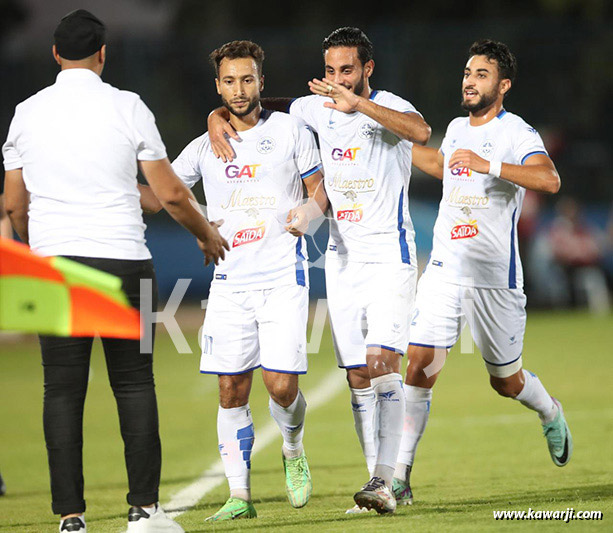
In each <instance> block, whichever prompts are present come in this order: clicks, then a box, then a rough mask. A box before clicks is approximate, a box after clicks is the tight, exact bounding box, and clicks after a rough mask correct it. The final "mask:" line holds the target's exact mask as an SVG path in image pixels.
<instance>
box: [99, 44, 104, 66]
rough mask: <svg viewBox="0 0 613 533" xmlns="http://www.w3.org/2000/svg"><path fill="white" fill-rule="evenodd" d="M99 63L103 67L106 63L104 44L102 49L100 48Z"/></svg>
mask: <svg viewBox="0 0 613 533" xmlns="http://www.w3.org/2000/svg"><path fill="white" fill-rule="evenodd" d="M98 61H99V62H100V63H102V64H103V65H104V63H105V62H106V44H103V45H102V48H100V51H99V56H98Z"/></svg>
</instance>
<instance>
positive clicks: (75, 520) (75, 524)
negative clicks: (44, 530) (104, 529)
mask: <svg viewBox="0 0 613 533" xmlns="http://www.w3.org/2000/svg"><path fill="white" fill-rule="evenodd" d="M63 531H68V532H70V533H86V532H87V527H86V526H85V520H84V519H83V517H80V516H73V517H72V518H66V519H65V520H62V521H61V522H60V533H62V532H63Z"/></svg>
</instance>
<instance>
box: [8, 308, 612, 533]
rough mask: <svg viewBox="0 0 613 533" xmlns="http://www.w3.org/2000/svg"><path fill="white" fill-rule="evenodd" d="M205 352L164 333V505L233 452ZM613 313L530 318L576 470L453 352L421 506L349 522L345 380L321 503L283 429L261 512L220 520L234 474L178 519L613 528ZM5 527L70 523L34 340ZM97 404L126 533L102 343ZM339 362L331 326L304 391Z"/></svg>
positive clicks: (264, 460)
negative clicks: (555, 456) (562, 516)
mask: <svg viewBox="0 0 613 533" xmlns="http://www.w3.org/2000/svg"><path fill="white" fill-rule="evenodd" d="M190 337H191V338H190V343H191V344H192V346H193V347H194V354H192V355H178V354H177V353H176V350H175V349H174V347H173V345H172V343H171V342H170V340H169V337H168V335H167V334H166V332H165V331H164V328H159V329H158V337H157V341H156V354H155V373H156V383H157V390H158V402H159V409H160V423H161V430H162V446H163V471H162V486H161V494H160V498H161V502H162V504H164V503H165V502H167V501H169V499H170V497H171V495H172V494H174V493H176V492H177V491H179V490H180V489H181V488H183V487H185V486H186V485H189V484H190V483H191V482H192V481H193V480H194V479H196V478H197V477H198V476H199V475H200V474H201V473H202V472H203V471H204V470H205V469H206V468H207V467H208V466H210V465H211V464H212V463H213V462H214V461H216V460H217V459H218V453H217V439H216V413H217V389H216V378H215V377H214V376H204V375H200V374H199V373H198V359H199V357H198V355H197V353H196V342H195V332H192V335H191V336H190ZM612 345H613V317H611V316H609V317H603V318H594V317H591V316H588V315H585V314H574V313H536V312H535V313H531V314H530V316H529V319H528V328H527V333H526V342H525V346H524V363H525V365H526V368H527V369H529V370H531V371H533V372H535V373H536V374H537V375H538V376H539V377H540V378H541V380H542V381H543V383H544V385H545V386H546V387H547V388H548V390H549V391H550V392H551V393H552V394H553V395H555V396H557V397H558V398H559V399H560V400H561V401H562V402H563V404H564V407H565V411H566V416H567V420H568V421H569V424H570V427H571V429H572V432H573V436H574V440H575V453H574V457H573V459H572V460H571V462H570V464H569V465H568V466H567V467H565V468H557V467H555V466H554V465H553V463H552V462H551V460H550V458H549V455H548V452H547V446H546V443H545V439H544V438H543V437H542V435H541V428H540V425H539V422H538V418H537V416H536V414H535V413H532V412H529V411H528V410H526V409H525V408H524V407H522V406H521V405H520V404H519V403H517V402H514V401H512V400H508V399H503V398H499V397H498V396H497V395H496V393H495V392H494V391H493V390H491V388H490V387H489V384H488V376H487V373H486V371H485V369H484V366H483V363H482V361H481V358H480V357H479V355H478V353H475V354H473V355H467V354H460V353H459V352H458V350H457V349H454V351H453V352H452V354H451V357H450V358H449V359H448V362H447V364H446V366H445V368H444V370H443V373H442V376H441V378H440V379H439V383H438V384H437V386H436V387H435V391H434V397H433V404H432V412H431V416H430V424H429V426H428V429H427V431H426V434H425V436H424V438H423V439H422V442H421V445H420V448H419V451H418V455H417V461H416V465H415V468H414V473H413V477H412V485H413V489H414V492H415V504H414V505H413V506H412V507H403V508H399V510H398V512H397V513H396V515H394V516H384V517H379V516H376V515H375V514H374V513H369V514H368V515H357V516H348V515H345V514H344V511H345V509H347V508H349V507H351V506H352V505H353V500H352V495H353V493H354V492H355V491H357V490H358V489H359V488H360V486H361V485H362V484H363V483H364V482H366V481H367V477H368V476H367V473H366V469H365V466H364V461H363V458H362V454H361V452H360V448H359V444H358V441H357V437H356V436H355V432H354V429H353V417H352V415H351V410H350V406H349V394H348V391H347V390H346V389H344V390H343V392H341V393H340V394H338V395H337V396H336V397H335V398H334V399H333V400H331V401H330V402H328V403H327V404H326V406H324V407H321V408H320V409H318V410H315V411H313V412H312V413H311V414H309V413H308V411H307V424H306V436H305V447H306V451H307V454H308V457H309V464H310V466H311V471H312V475H313V483H314V490H313V496H312V498H311V501H310V502H309V504H308V505H307V506H306V507H305V508H303V509H292V508H291V507H290V506H289V504H288V502H287V500H286V496H285V490H284V481H283V467H282V463H281V450H280V448H281V439H280V437H279V438H278V439H277V440H276V441H275V442H274V443H273V444H271V445H270V446H268V448H266V449H265V450H263V451H262V452H261V453H259V454H258V455H256V456H255V457H254V460H253V467H252V468H253V469H252V490H253V496H254V503H255V506H256V508H257V511H258V515H259V518H257V519H255V520H249V521H238V522H229V523H224V524H215V525H214V526H213V525H211V524H205V523H204V518H205V517H207V516H209V515H211V514H213V513H214V512H215V511H217V509H218V508H219V507H220V506H221V505H222V504H223V503H224V502H225V500H226V498H227V485H226V483H225V480H224V482H223V483H222V484H221V485H219V486H218V487H217V488H216V489H214V490H212V491H211V492H210V493H208V494H207V495H206V496H205V498H203V500H201V501H200V502H199V503H198V504H197V505H196V506H195V507H194V508H193V509H191V510H189V511H187V512H186V513H185V514H183V515H182V516H180V517H179V518H178V521H179V522H180V523H181V524H182V525H183V527H184V528H185V529H186V530H187V531H209V530H211V529H219V530H247V529H248V530H262V529H268V528H281V529H282V530H283V531H305V530H310V531H313V530H319V531H365V530H368V531H370V530H372V531H374V530H380V529H382V528H386V529H387V530H394V529H398V530H404V529H408V528H411V530H412V531H420V532H421V531H440V530H441V529H446V530H453V531H500V530H503V529H509V530H510V529H512V530H513V531H528V530H534V529H535V528H544V529H548V530H552V531H554V530H555V531H558V530H563V529H564V530H568V528H570V530H574V531H611V530H612V528H613V525H612V522H611V521H612V520H613V479H612V472H613V456H612V454H611V451H612V447H611V441H612V440H613V401H612V400H613V390H612V387H611V374H612V372H613V359H612V358H611V356H610V352H611V346H612ZM0 349H1V350H2V357H1V358H0V421H2V426H3V429H2V433H1V435H2V437H1V444H0V471H1V472H2V475H3V477H4V479H5V481H6V483H7V489H8V490H7V494H6V495H5V496H3V497H0V531H2V532H5V531H7V532H8V531H11V532H15V533H25V532H28V533H30V532H41V533H42V532H55V531H57V524H58V520H57V519H56V517H55V516H54V515H52V513H51V508H50V495H49V488H48V487H49V481H48V472H47V464H46V454H45V447H44V441H43V434H42V421H41V420H42V368H41V365H40V355H39V353H38V344H37V342H36V340H35V339H33V338H32V337H26V338H25V339H24V340H21V341H20V342H19V343H9V342H6V341H2V339H0ZM92 370H93V373H92V377H91V380H90V385H89V392H88V397H87V401H86V408H85V430H84V431H85V436H84V440H85V446H84V464H85V491H86V492H85V497H86V500H87V503H88V510H87V514H86V518H87V522H88V527H89V528H90V530H91V531H92V532H107V531H109V532H111V531H114V532H115V531H117V532H118V531H123V530H124V529H125V526H126V517H127V510H128V506H127V504H126V503H125V494H126V492H127V483H126V474H125V469H124V462H123V449H122V443H121V439H120V436H119V429H118V421H117V415H116V410H115V407H114V399H113V396H112V393H111V391H110V387H109V385H108V379H107V377H106V369H105V365H104V360H103V357H102V353H101V348H100V346H99V343H96V348H95V351H94V354H93V356H92ZM331 371H334V372H342V371H341V370H339V369H336V365H335V362H334V357H333V354H332V344H331V339H330V334H329V331H328V330H327V329H326V332H325V333H324V338H323V342H322V348H321V350H320V353H318V354H314V355H311V356H310V369H309V374H308V375H307V376H306V377H302V378H301V383H302V389H303V391H305V393H306V399H307V402H308V401H309V395H308V391H309V390H311V389H313V388H315V387H316V386H317V384H318V383H319V382H320V381H321V379H322V378H323V377H324V376H325V375H327V374H328V373H329V372H331ZM250 404H251V408H252V411H253V416H254V422H255V426H256V440H257V432H258V427H260V428H261V427H262V426H263V425H264V424H265V423H267V422H268V421H269V420H270V416H269V414H268V404H267V397H266V394H265V390H264V387H263V385H262V383H261V377H260V375H259V371H256V375H255V379H254V388H253V391H252V397H251V402H250ZM567 507H573V508H574V509H575V510H577V511H578V510H581V511H584V510H599V511H602V512H603V513H604V520H602V521H598V522H597V521H573V522H572V523H570V524H564V523H563V522H561V521H539V522H534V521H524V522H517V521H506V522H501V521H496V520H494V518H493V514H492V511H493V510H526V511H527V510H528V508H532V509H537V510H566V508H567Z"/></svg>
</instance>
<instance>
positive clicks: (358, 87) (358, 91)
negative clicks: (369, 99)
mask: <svg viewBox="0 0 613 533" xmlns="http://www.w3.org/2000/svg"><path fill="white" fill-rule="evenodd" d="M353 92H354V93H355V94H357V95H358V96H361V95H362V93H363V92H364V78H360V81H359V82H358V84H357V85H356V86H355V87H354V89H353Z"/></svg>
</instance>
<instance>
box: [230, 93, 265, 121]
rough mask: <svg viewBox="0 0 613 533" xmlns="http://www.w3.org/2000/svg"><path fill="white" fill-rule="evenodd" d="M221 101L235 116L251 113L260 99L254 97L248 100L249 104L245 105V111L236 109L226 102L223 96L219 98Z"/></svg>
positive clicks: (244, 115)
mask: <svg viewBox="0 0 613 533" xmlns="http://www.w3.org/2000/svg"><path fill="white" fill-rule="evenodd" d="M221 101H222V103H223V105H224V107H225V108H226V109H227V110H228V111H230V113H232V114H233V115H234V116H235V117H246V116H247V115H248V114H249V113H251V112H252V111H253V110H254V109H255V108H256V107H257V106H258V105H259V104H260V99H259V98H254V99H253V100H251V101H250V102H249V105H248V106H247V109H245V111H240V112H239V111H236V110H235V109H234V108H233V107H232V104H231V103H230V102H228V101H227V100H226V99H225V98H223V97H222V98H221Z"/></svg>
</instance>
